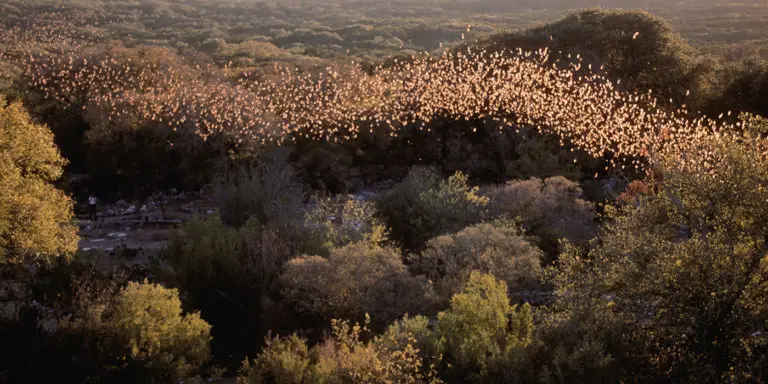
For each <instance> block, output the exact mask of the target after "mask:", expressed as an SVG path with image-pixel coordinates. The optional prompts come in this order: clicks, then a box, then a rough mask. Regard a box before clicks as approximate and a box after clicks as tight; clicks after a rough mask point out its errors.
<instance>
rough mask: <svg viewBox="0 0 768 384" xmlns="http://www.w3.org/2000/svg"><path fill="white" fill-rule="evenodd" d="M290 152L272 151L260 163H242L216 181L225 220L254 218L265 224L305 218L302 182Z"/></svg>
mask: <svg viewBox="0 0 768 384" xmlns="http://www.w3.org/2000/svg"><path fill="white" fill-rule="evenodd" d="M286 156H287V154H285V153H283V152H279V151H276V152H272V153H269V154H267V155H265V156H264V158H263V159H261V161H260V162H259V163H258V164H257V165H255V166H253V167H243V166H240V167H238V168H237V169H236V170H234V171H233V172H232V173H231V174H226V175H224V176H223V177H221V178H220V179H219V180H218V181H217V182H216V185H215V189H214V192H215V196H216V202H217V205H218V207H219V213H220V214H221V218H222V220H223V221H224V223H226V224H227V225H232V226H236V227H239V226H241V225H243V224H245V222H246V221H247V220H248V219H250V218H254V219H256V220H257V221H258V222H259V223H261V224H263V225H267V224H270V223H281V224H285V223H290V222H300V221H301V211H300V208H301V207H302V205H303V204H302V200H303V196H302V191H301V186H300V184H299V182H298V180H297V179H296V177H295V174H294V171H293V168H292V167H291V165H290V164H288V163H287V158H286Z"/></svg>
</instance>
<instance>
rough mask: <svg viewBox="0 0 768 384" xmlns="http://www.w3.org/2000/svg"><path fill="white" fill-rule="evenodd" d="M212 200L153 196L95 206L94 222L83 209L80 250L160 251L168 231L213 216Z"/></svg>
mask: <svg viewBox="0 0 768 384" xmlns="http://www.w3.org/2000/svg"><path fill="white" fill-rule="evenodd" d="M214 211H215V210H214V203H213V197H212V195H211V194H210V193H209V192H206V191H203V192H202V193H197V194H190V193H186V194H185V193H176V194H167V195H165V194H159V193H157V194H154V195H153V196H151V197H150V198H148V199H146V200H144V201H141V202H126V201H122V200H121V201H118V202H116V203H114V204H106V205H102V204H99V205H98V219H97V220H95V221H91V220H89V219H88V216H87V214H86V209H82V214H81V215H79V217H78V219H79V222H80V231H79V235H80V244H79V249H80V250H81V251H86V252H87V251H96V250H101V251H107V252H110V253H113V252H115V251H116V250H119V249H121V248H122V249H128V250H133V251H136V252H141V251H150V252H151V251H156V250H158V249H161V248H162V247H163V246H164V245H165V244H166V241H167V239H168V237H169V235H170V232H171V231H172V230H173V229H174V228H176V227H178V226H179V225H180V224H181V223H183V222H185V221H187V220H190V219H192V218H194V217H205V216H207V215H210V214H212V213H214Z"/></svg>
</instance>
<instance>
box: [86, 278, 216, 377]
mask: <svg viewBox="0 0 768 384" xmlns="http://www.w3.org/2000/svg"><path fill="white" fill-rule="evenodd" d="M88 315H89V317H90V319H91V321H92V323H91V324H90V325H89V328H91V329H92V330H93V332H95V333H96V334H98V335H99V338H101V339H102V341H103V344H102V345H104V346H105V348H106V350H104V352H105V353H106V354H107V355H108V356H110V357H112V358H113V359H114V368H116V369H125V368H127V367H136V368H137V369H138V370H139V372H141V373H139V374H137V376H134V377H136V378H143V379H145V377H143V375H144V374H147V373H152V374H153V375H152V377H159V378H168V379H180V378H184V377H188V376H190V375H194V374H195V372H196V371H197V370H198V369H199V368H200V366H201V365H202V364H203V363H205V362H207V361H208V360H209V359H210V346H209V343H210V341H211V337H210V330H211V326H210V325H209V324H208V323H206V322H205V321H203V320H202V319H201V318H200V314H199V313H192V314H187V315H182V310H181V300H179V296H178V291H177V290H175V289H166V288H164V287H162V286H160V285H157V284H149V283H147V282H146V281H145V282H144V283H136V282H130V283H128V286H126V287H125V288H123V289H122V290H121V291H120V292H119V293H118V294H117V297H116V298H115V300H114V303H113V304H112V305H109V306H96V307H94V308H91V309H90V311H89V314H88ZM142 371H143V372H142Z"/></svg>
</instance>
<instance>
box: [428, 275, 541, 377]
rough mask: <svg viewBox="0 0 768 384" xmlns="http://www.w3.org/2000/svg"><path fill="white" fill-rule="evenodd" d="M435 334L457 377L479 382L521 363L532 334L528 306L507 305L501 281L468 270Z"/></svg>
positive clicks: (439, 316)
mask: <svg viewBox="0 0 768 384" xmlns="http://www.w3.org/2000/svg"><path fill="white" fill-rule="evenodd" d="M437 332H438V333H439V334H440V337H441V342H442V343H443V348H444V350H445V353H446V355H447V358H448V359H449V360H452V361H455V363H456V366H457V368H458V369H460V371H459V372H460V374H461V375H468V376H469V377H470V378H472V379H475V380H479V381H484V380H487V377H488V376H489V375H491V374H495V375H499V374H501V372H502V371H503V370H504V367H509V366H511V365H514V363H515V362H516V361H519V360H522V353H521V352H522V349H523V348H524V347H526V346H528V345H529V344H530V343H531V340H532V334H533V316H532V313H531V307H530V305H528V304H525V305H523V306H520V307H518V306H516V305H515V306H512V305H510V304H509V299H508V298H507V287H506V284H505V283H504V282H503V281H499V280H497V279H495V278H494V277H493V276H491V275H487V274H482V273H478V272H473V273H472V274H471V275H470V278H469V281H468V282H467V285H466V286H465V287H464V289H463V290H462V292H461V293H458V294H456V295H454V296H453V297H452V298H451V306H450V308H449V309H448V310H446V311H445V312H441V313H439V314H438V316H437Z"/></svg>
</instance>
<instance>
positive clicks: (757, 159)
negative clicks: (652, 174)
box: [553, 143, 768, 382]
mask: <svg viewBox="0 0 768 384" xmlns="http://www.w3.org/2000/svg"><path fill="white" fill-rule="evenodd" d="M677 165H678V163H674V162H667V163H666V166H665V167H662V168H660V169H663V170H664V171H663V173H662V175H661V176H659V177H658V179H660V180H661V181H660V182H659V181H657V183H656V184H655V185H654V189H655V191H656V192H655V193H651V194H648V195H640V196H638V197H637V199H636V200H635V202H634V203H633V204H625V205H622V206H621V207H619V208H609V209H608V210H607V213H606V219H607V222H608V224H607V225H606V226H605V227H604V228H603V231H602V234H601V236H600V241H599V243H595V247H594V248H593V249H592V250H591V251H589V252H588V253H587V254H584V253H583V252H581V251H579V250H578V249H576V248H575V247H569V248H568V249H567V250H566V252H564V253H563V254H562V255H561V259H560V269H559V271H558V272H557V273H556V274H555V278H554V280H553V281H554V284H555V287H556V291H555V292H556V298H557V302H558V305H562V306H563V307H564V308H567V309H566V310H567V311H576V312H578V311H584V310H590V311H593V312H596V313H602V314H600V315H599V317H600V318H615V321H613V323H614V324H617V325H622V326H625V327H627V331H626V332H625V335H626V340H625V341H626V342H625V343H624V344H623V346H622V348H623V349H624V352H623V354H624V355H627V356H630V357H629V358H627V359H626V360H624V361H622V367H624V369H626V370H628V371H629V374H630V375H631V376H632V377H633V378H641V379H643V378H644V379H647V380H651V379H653V380H658V379H667V380H672V381H693V380H703V381H711V380H712V379H713V378H717V379H718V380H726V381H732V380H736V381H757V382H759V381H763V380H765V379H766V378H768V371H766V366H768V365H766V362H765V356H766V352H768V334H766V332H765V331H766V327H767V326H768V306H767V305H766V303H768V289H766V287H768V258H767V257H766V233H768V206H766V204H765V201H766V200H767V199H768V188H767V187H766V185H768V163H766V162H765V161H764V160H763V157H762V154H761V153H760V151H758V150H755V149H754V147H752V148H748V147H746V146H744V145H740V144H734V143H727V144H724V145H722V146H721V147H719V148H717V152H716V161H715V162H714V163H713V164H712V167H711V168H710V169H708V170H706V171H691V170H690V169H688V168H686V167H683V166H677ZM614 351H615V350H614ZM616 355H617V356H618V355H620V354H616Z"/></svg>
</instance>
